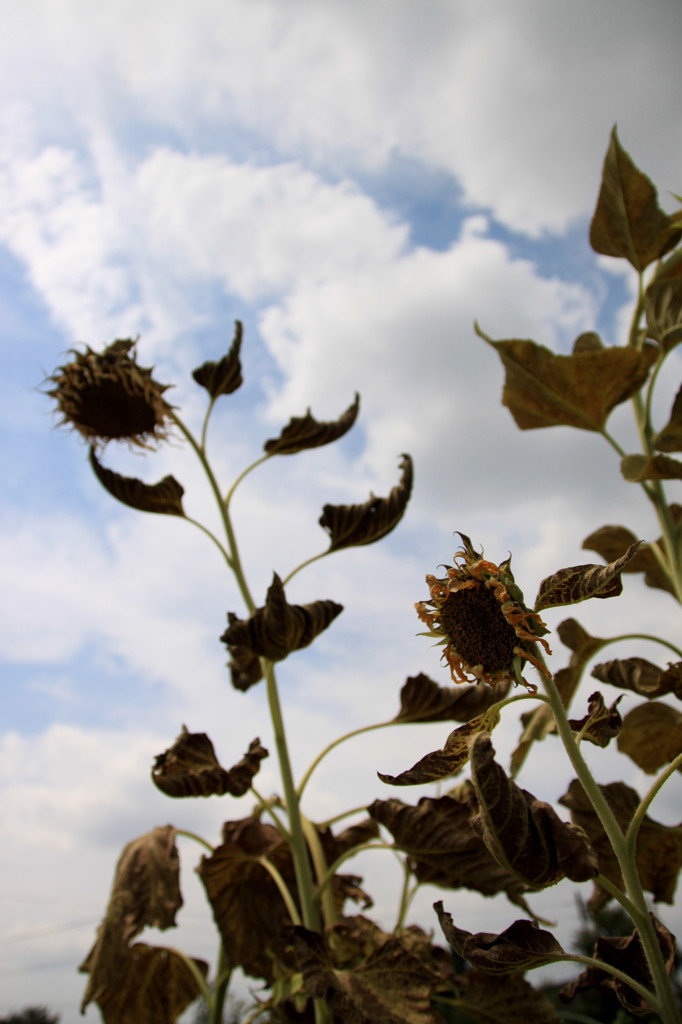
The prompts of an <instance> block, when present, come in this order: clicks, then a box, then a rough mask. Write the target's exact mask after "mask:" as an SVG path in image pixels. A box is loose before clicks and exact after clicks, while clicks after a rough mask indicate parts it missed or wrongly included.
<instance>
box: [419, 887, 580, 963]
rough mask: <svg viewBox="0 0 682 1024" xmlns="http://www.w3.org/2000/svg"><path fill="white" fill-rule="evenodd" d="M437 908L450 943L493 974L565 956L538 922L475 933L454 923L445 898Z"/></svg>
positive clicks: (441, 924)
mask: <svg viewBox="0 0 682 1024" xmlns="http://www.w3.org/2000/svg"><path fill="white" fill-rule="evenodd" d="M433 907H434V910H435V911H436V913H437V914H438V920H439V921H440V926H441V928H442V929H443V934H444V935H445V938H446V939H447V941H448V944H449V945H450V946H452V948H453V949H454V950H455V952H456V953H458V954H459V956H461V957H463V958H464V960H468V961H469V963H470V964H473V966H474V967H477V968H478V969H479V970H481V971H487V972H489V973H491V974H513V973H514V972H515V971H529V970H532V969H533V968H534V967H542V965H543V964H552V963H555V962H556V961H557V960H560V959H561V958H562V957H563V956H564V955H565V952H564V950H563V948H562V947H561V946H560V945H559V943H558V942H557V940H556V939H555V938H554V936H553V935H552V933H551V932H548V931H545V930H544V929H542V928H539V927H538V925H537V924H536V923H535V921H514V923H513V924H512V925H510V926H509V928H505V930H504V931H503V932H500V934H499V935H496V934H495V933H494V932H477V933H476V934H475V935H474V934H472V933H471V932H467V931H464V929H463V928H457V926H456V925H454V924H453V922H452V915H451V914H448V913H446V912H445V911H444V910H443V903H442V901H440V900H439V901H438V902H437V903H434V905H433Z"/></svg>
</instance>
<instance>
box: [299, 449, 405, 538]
mask: <svg viewBox="0 0 682 1024" xmlns="http://www.w3.org/2000/svg"><path fill="white" fill-rule="evenodd" d="M400 468H401V470H402V474H401V478H400V483H399V484H396V486H395V487H394V488H393V489H392V490H391V493H390V494H389V495H388V497H387V498H376V497H375V496H374V495H373V494H370V496H369V499H368V500H367V501H366V502H364V504H362V505H325V506H324V508H323V510H322V515H321V516H320V520H319V522H320V526H323V527H324V529H325V530H327V532H328V533H329V537H330V544H329V550H330V551H340V550H341V549H342V548H350V547H355V546H357V545H362V544H373V543H374V541H376V540H381V538H382V537H385V536H386V534H387V533H390V532H391V530H393V529H394V528H395V527H396V526H397V525H398V523H399V522H400V520H401V519H402V517H403V513H404V512H405V509H406V507H407V503H408V501H409V500H410V494H411V493H412V481H413V470H412V459H411V458H410V456H409V455H403V456H402V461H401V463H400Z"/></svg>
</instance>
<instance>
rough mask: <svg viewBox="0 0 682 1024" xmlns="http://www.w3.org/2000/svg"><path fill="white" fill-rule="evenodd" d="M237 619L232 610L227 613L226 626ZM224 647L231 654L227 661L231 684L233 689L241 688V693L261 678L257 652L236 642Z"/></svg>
mask: <svg viewBox="0 0 682 1024" xmlns="http://www.w3.org/2000/svg"><path fill="white" fill-rule="evenodd" d="M239 621H240V620H239V618H238V617H237V616H236V615H235V614H234V612H228V613H227V622H228V626H231V625H232V623H233V622H239ZM226 647H227V649H228V651H229V652H230V654H231V655H232V657H231V658H230V660H229V661H228V663H227V667H228V668H229V670H230V679H231V680H232V685H233V686H234V688H235V690H241V691H242V693H243V692H245V691H246V690H249V689H251V687H252V686H255V685H256V683H259V682H260V681H261V679H262V678H263V670H262V668H261V663H260V658H259V657H258V655H257V654H254V653H253V652H252V651H250V650H248V648H246V647H239V646H238V645H237V644H226Z"/></svg>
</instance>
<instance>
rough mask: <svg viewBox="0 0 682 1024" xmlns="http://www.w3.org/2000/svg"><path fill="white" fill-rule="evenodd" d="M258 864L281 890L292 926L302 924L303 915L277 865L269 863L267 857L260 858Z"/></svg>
mask: <svg viewBox="0 0 682 1024" xmlns="http://www.w3.org/2000/svg"><path fill="white" fill-rule="evenodd" d="M258 863H259V864H260V865H261V866H262V867H264V868H265V870H266V871H267V872H268V874H269V875H270V877H271V878H272V880H273V881H274V883H275V885H276V886H277V888H278V889H279V892H280V895H281V897H282V899H283V900H284V902H285V904H286V908H287V910H288V911H289V917H290V918H291V921H292V924H300V923H301V915H300V914H299V912H298V907H297V906H296V904H295V903H294V898H293V896H292V895H291V890H290V889H289V886H288V885H287V883H286V882H285V881H284V879H283V878H282V876H281V874H280V873H279V871H278V870H277V868H276V867H275V865H274V864H273V863H272V862H271V861H269V860H268V858H267V857H259V858H258Z"/></svg>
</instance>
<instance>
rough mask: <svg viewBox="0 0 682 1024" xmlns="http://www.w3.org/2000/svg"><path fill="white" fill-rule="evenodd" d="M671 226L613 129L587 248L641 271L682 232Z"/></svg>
mask: <svg viewBox="0 0 682 1024" xmlns="http://www.w3.org/2000/svg"><path fill="white" fill-rule="evenodd" d="M673 224H674V218H673V217H670V216H669V215H668V214H667V213H664V212H663V210H661V208H660V206H659V205H658V194H657V192H656V189H655V188H654V186H653V185H652V183H651V181H650V180H649V178H647V176H646V175H645V174H642V172H641V171H640V170H639V168H637V167H636V166H635V164H634V163H633V162H632V159H631V157H630V155H629V154H628V153H627V152H626V151H625V150H624V149H623V147H622V146H621V144H620V142H619V140H618V135H617V133H616V129H615V128H614V129H613V131H612V133H611V142H610V145H609V148H608V150H607V153H606V158H605V160H604V168H603V170H602V182H601V188H600V190H599V198H598V200H597V208H596V210H595V211H594V216H593V218H592V223H591V225H590V245H591V246H592V248H593V249H594V250H595V252H598V253H601V254H602V255H604V256H620V257H624V258H625V259H626V260H628V262H630V263H631V264H632V266H633V267H634V268H635V270H639V271H641V270H644V268H645V267H648V266H649V264H650V263H653V262H654V260H657V259H660V257H661V256H664V255H665V253H666V252H668V251H669V250H670V249H672V248H673V246H674V245H676V244H677V242H678V241H679V239H680V237H681V235H682V232H680V231H679V230H678V229H677V228H675V227H674V226H673Z"/></svg>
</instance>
